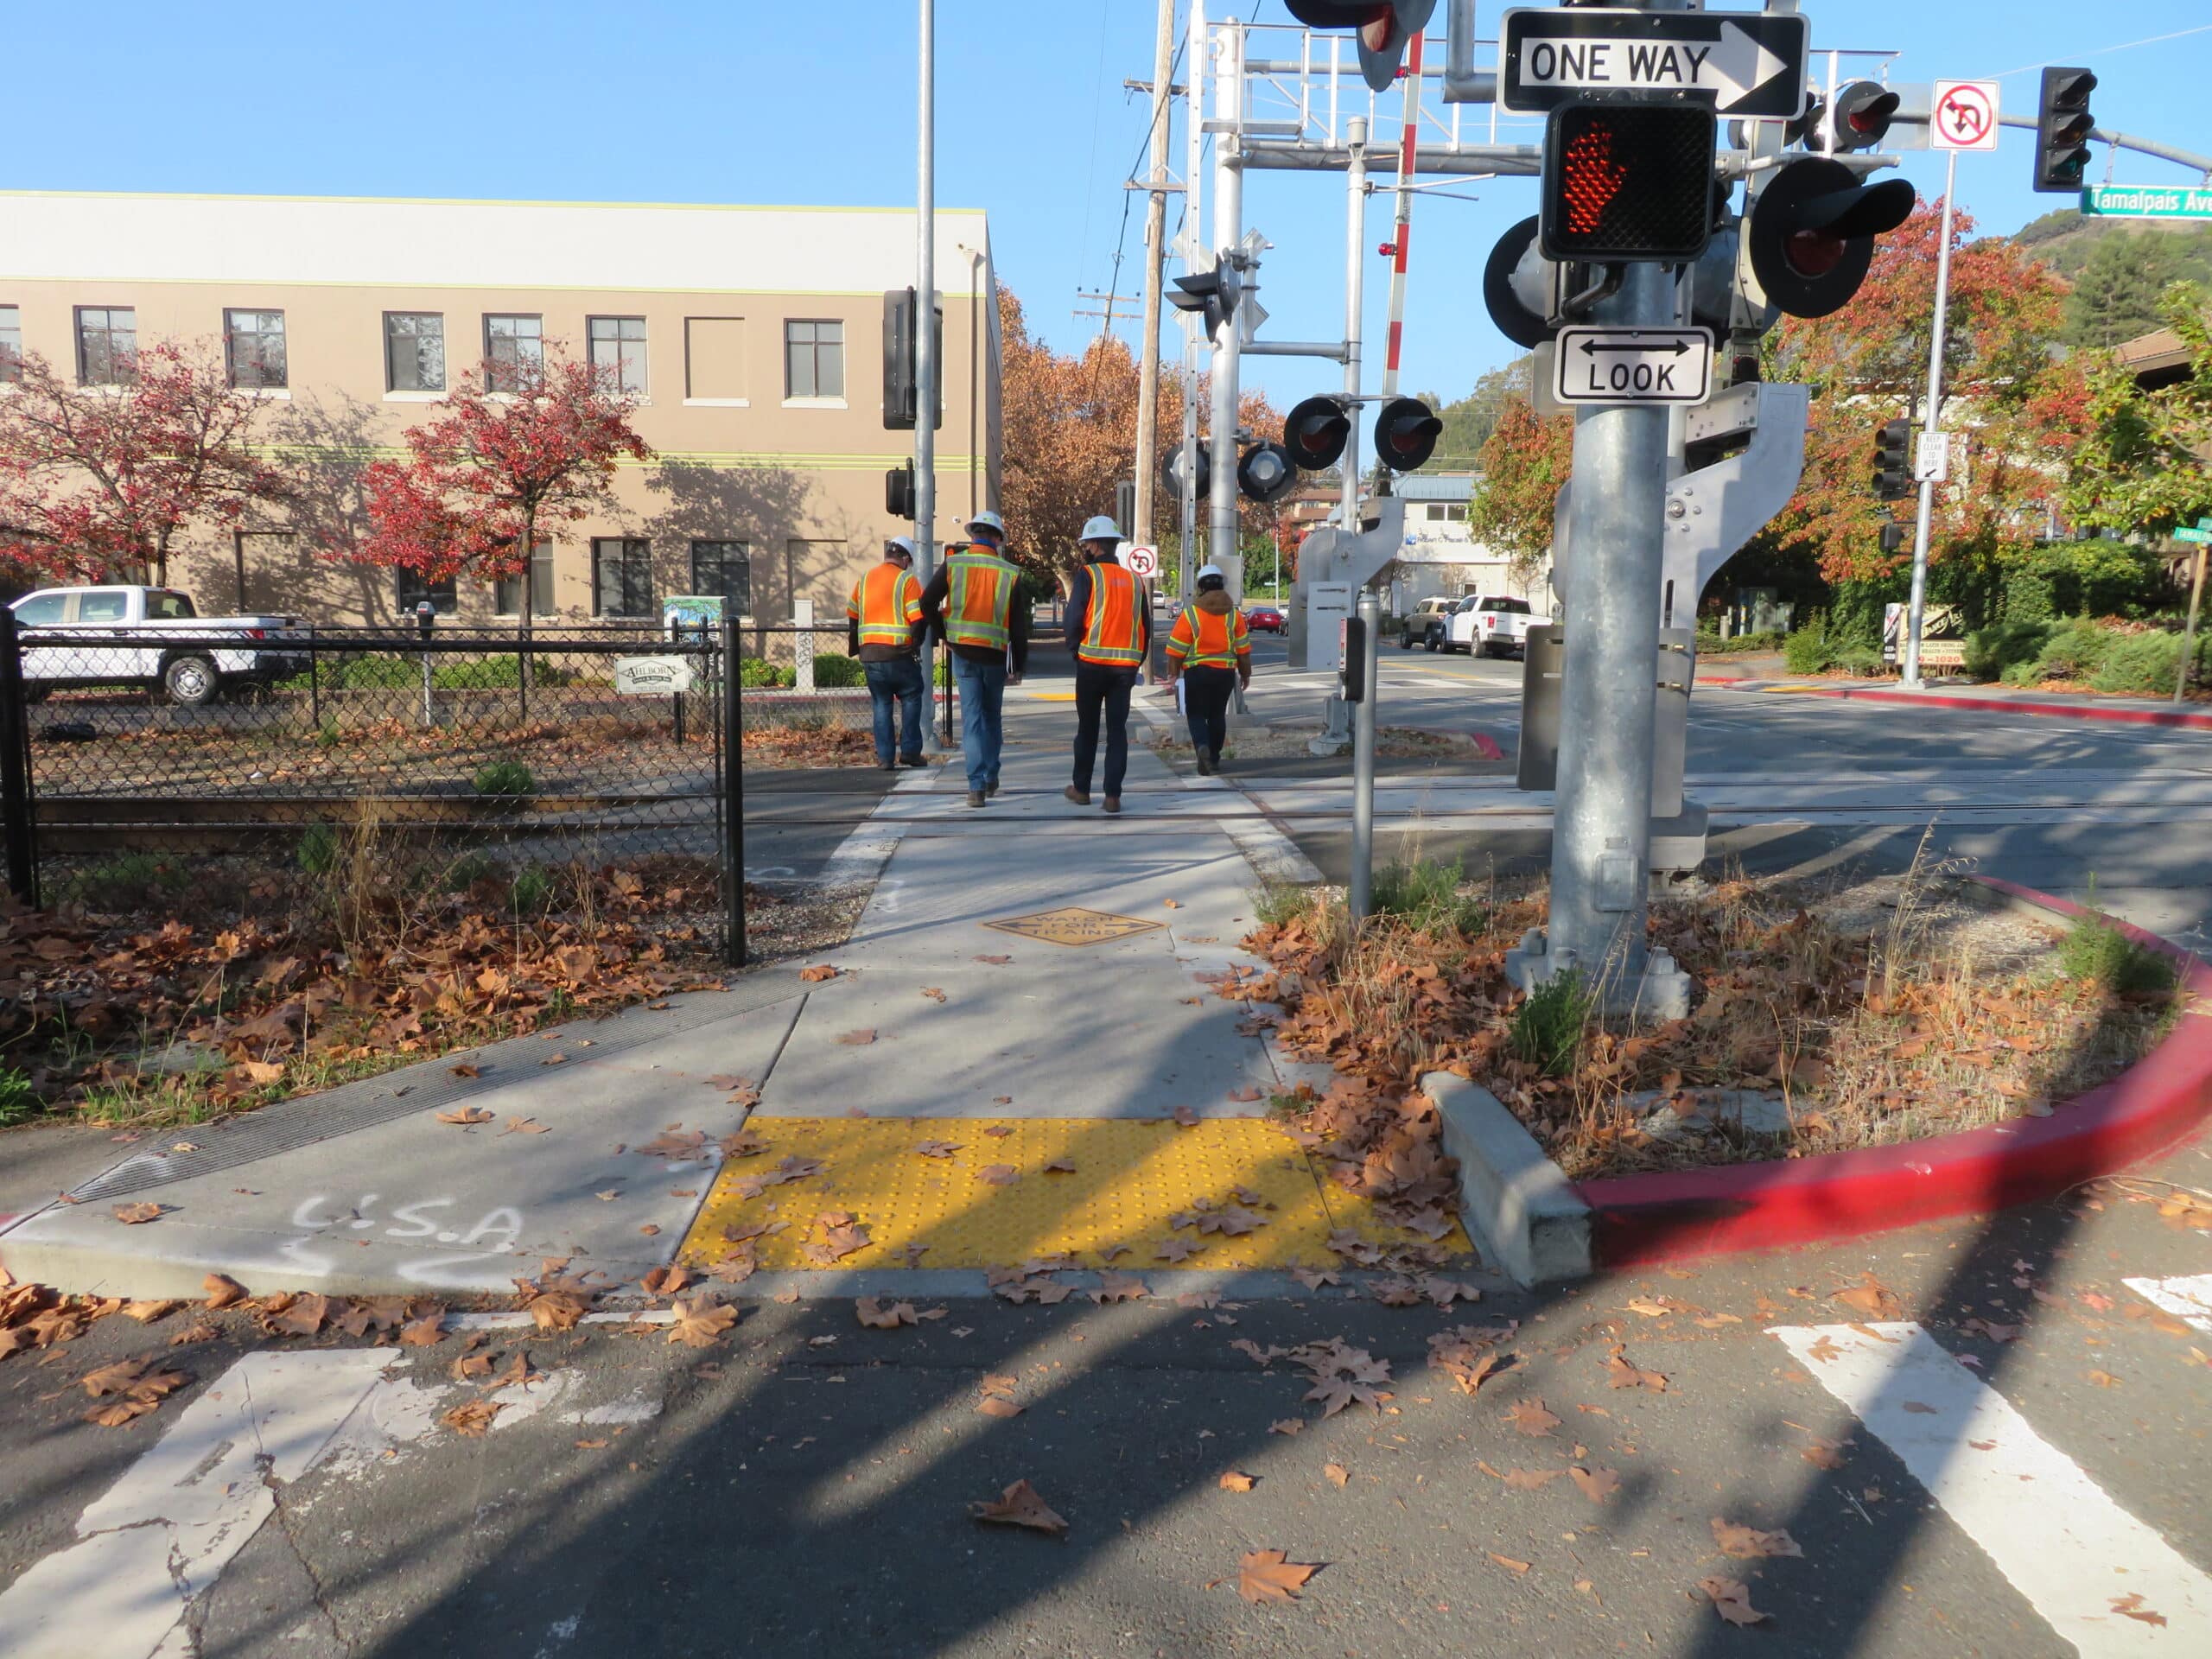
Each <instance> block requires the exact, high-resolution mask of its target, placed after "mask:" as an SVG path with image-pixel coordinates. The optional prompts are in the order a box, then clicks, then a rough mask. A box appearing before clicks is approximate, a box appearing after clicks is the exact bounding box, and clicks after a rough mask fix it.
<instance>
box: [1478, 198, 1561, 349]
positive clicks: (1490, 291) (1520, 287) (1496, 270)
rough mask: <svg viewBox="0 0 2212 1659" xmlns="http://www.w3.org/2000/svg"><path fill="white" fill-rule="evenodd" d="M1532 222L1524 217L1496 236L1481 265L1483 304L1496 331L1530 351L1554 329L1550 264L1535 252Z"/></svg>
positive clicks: (1534, 227) (1547, 338) (1534, 226)
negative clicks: (1548, 317)
mask: <svg viewBox="0 0 2212 1659" xmlns="http://www.w3.org/2000/svg"><path fill="white" fill-rule="evenodd" d="M1535 246H1536V221H1535V219H1522V221H1521V222H1520V223H1519V224H1518V225H1516V226H1514V227H1513V228H1512V229H1511V230H1510V231H1508V232H1506V233H1505V234H1504V235H1503V236H1501V237H1500V238H1498V239H1497V246H1496V247H1494V248H1492V249H1491V251H1490V261H1489V263H1488V264H1485V265H1484V267H1483V304H1484V307H1486V308H1488V310H1489V312H1490V320H1491V321H1492V322H1494V323H1496V324H1497V332H1498V333H1499V334H1503V335H1504V336H1505V337H1506V338H1507V339H1508V340H1511V341H1512V342H1513V343H1514V344H1515V345H1516V346H1528V347H1529V348H1530V349H1531V350H1533V349H1535V347H1536V346H1541V345H1542V344H1543V343H1544V342H1545V341H1546V340H1549V339H1550V338H1551V337H1552V335H1553V334H1554V333H1555V332H1556V330H1554V328H1553V327H1552V325H1551V323H1550V322H1549V321H1548V320H1547V317H1546V313H1547V312H1548V310H1549V309H1550V305H1549V296H1548V293H1547V292H1546V290H1547V289H1548V287H1549V285H1550V283H1549V273H1550V270H1551V268H1550V266H1548V264H1545V263H1544V261H1543V257H1542V256H1541V255H1540V254H1538V253H1536V251H1535Z"/></svg>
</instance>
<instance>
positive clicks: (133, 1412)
mask: <svg viewBox="0 0 2212 1659" xmlns="http://www.w3.org/2000/svg"><path fill="white" fill-rule="evenodd" d="M79 1381H80V1382H82V1383H83V1384H84V1388H85V1392H86V1394H89V1395H92V1398H94V1399H95V1400H105V1401H106V1403H105V1405H99V1406H95V1407H93V1408H92V1409H91V1410H90V1411H88V1412H86V1414H85V1421H86V1422H88V1423H98V1424H99V1426H100V1427H103V1428H120V1427H123V1425H124V1424H125V1423H127V1422H130V1421H131V1420H132V1419H134V1418H137V1417H143V1416H144V1415H145V1414H147V1413H148V1412H149V1411H151V1410H153V1409H154V1408H156V1407H157V1406H159V1405H160V1404H161V1403H162V1401H163V1400H164V1399H166V1398H168V1396H169V1395H172V1394H174V1393H175V1392H176V1391H177V1390H178V1389H181V1388H182V1387H184V1386H185V1384H187V1383H189V1382H191V1381H192V1376H191V1374H190V1373H189V1372H187V1371H165V1370H158V1369H156V1367H155V1365H154V1362H153V1361H151V1360H147V1359H118V1360H117V1361H116V1362H114V1363H112V1364H109V1365H103V1366H101V1367H100V1368H99V1370H93V1371H87V1372H86V1374H85V1375H84V1376H83V1377H81V1378H80V1379H79Z"/></svg>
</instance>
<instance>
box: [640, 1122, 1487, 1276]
mask: <svg viewBox="0 0 2212 1659" xmlns="http://www.w3.org/2000/svg"><path fill="white" fill-rule="evenodd" d="M748 1128H750V1130H751V1131H752V1133H753V1135H756V1136H758V1137H759V1138H760V1139H761V1140H763V1141H766V1143H767V1150H766V1152H763V1153H761V1154H758V1155H756V1156H754V1157H750V1158H742V1159H738V1160H733V1161H731V1162H729V1163H728V1164H725V1165H724V1166H722V1169H721V1172H720V1173H719V1174H718V1175H717V1176H716V1178H715V1184H714V1186H713V1189H712V1190H711V1191H710V1192H709V1193H708V1195H707V1199H706V1202H705V1203H704V1204H703V1205H701V1206H700V1210H699V1214H698V1217H697V1218H696V1220H695V1221H694V1222H693V1223H692V1224H691V1230H690V1233H689V1234H688V1235H687V1236H685V1238H684V1241H683V1252H682V1255H681V1256H680V1257H679V1260H681V1261H683V1262H689V1263H692V1264H694V1265H704V1264H706V1263H709V1262H712V1261H714V1260H715V1257H717V1256H718V1255H721V1253H722V1252H723V1251H724V1250H726V1249H728V1245H727V1244H726V1243H724V1242H723V1230H724V1229H725V1228H727V1227H730V1226H733V1225H737V1226H745V1227H751V1226H755V1225H758V1224H760V1223H762V1222H767V1221H784V1222H788V1223H789V1224H790V1225H789V1227H788V1228H787V1229H786V1230H785V1231H783V1232H781V1233H778V1234H775V1235H772V1236H769V1237H766V1238H763V1239H762V1240H761V1241H760V1264H761V1266H762V1267H763V1268H774V1269H794V1268H796V1269H800V1270H804V1269H807V1268H810V1267H811V1266H812V1265H813V1264H811V1263H810V1262H806V1261H805V1260H804V1257H803V1256H802V1255H801V1254H800V1251H801V1249H802V1247H803V1246H804V1243H806V1240H807V1237H808V1235H809V1232H810V1224H811V1223H812V1222H813V1220H814V1218H815V1217H817V1215H820V1214H822V1213H823V1211H837V1210H847V1211H851V1212H852V1213H853V1214H854V1216H855V1217H857V1219H858V1220H859V1222H860V1224H861V1225H862V1226H864V1227H865V1228H866V1229H867V1230H868V1235H869V1237H870V1240H871V1243H869V1244H868V1247H867V1248H866V1249H861V1250H860V1251H858V1252H856V1253H855V1254H854V1255H848V1256H846V1257H845V1258H843V1259H842V1261H840V1262H838V1263H837V1264H836V1265H837V1267H838V1268H840V1269H846V1268H904V1267H906V1266H909V1265H912V1264H910V1262H909V1261H908V1259H907V1257H906V1255H905V1251H906V1247H907V1246H908V1245H910V1244H923V1245H926V1246H928V1249H926V1250H925V1251H924V1252H923V1253H922V1255H921V1257H920V1260H919V1262H918V1265H919V1266H921V1267H924V1268H987V1267H1007V1266H1012V1265H1014V1264H1015V1263H1018V1262H1023V1261H1026V1260H1027V1259H1028V1258H1029V1257H1031V1256H1036V1255H1053V1254H1055V1253H1058V1252H1060V1251H1067V1252H1069V1253H1071V1254H1072V1255H1075V1256H1077V1258H1078V1259H1079V1260H1078V1265H1083V1266H1098V1265H1101V1264H1102V1262H1101V1253H1102V1252H1103V1251H1105V1250H1107V1249H1110V1248H1111V1247H1113V1246H1114V1245H1116V1244H1120V1245H1126V1246H1127V1247H1128V1254H1127V1255H1122V1256H1121V1257H1119V1258H1118V1259H1117V1260H1116V1262H1115V1263H1114V1265H1116V1267H1119V1268H1123V1269H1124V1270H1135V1271H1140V1272H1141V1271H1144V1270H1147V1269H1152V1268H1162V1267H1165V1266H1167V1265H1168V1264H1166V1263H1163V1262H1156V1261H1155V1260H1154V1249H1155V1248H1156V1245H1157V1243H1158V1241H1160V1240H1162V1239H1166V1238H1169V1237H1175V1238H1181V1239H1187V1240H1191V1241H1192V1242H1194V1243H1198V1244H1199V1245H1200V1247H1201V1248H1200V1249H1198V1251H1197V1252H1196V1253H1195V1254H1194V1255H1192V1256H1191V1257H1189V1258H1188V1260H1186V1261H1185V1262H1181V1263H1179V1264H1176V1265H1179V1266H1181V1267H1185V1268H1207V1269H1223V1268H1278V1269H1280V1268H1292V1267H1314V1268H1324V1267H1331V1266H1335V1265H1337V1264H1338V1259H1337V1257H1336V1256H1334V1255H1332V1254H1331V1253H1330V1251H1329V1250H1328V1249H1327V1248H1326V1245H1325V1241H1326V1239H1327V1238H1328V1236H1329V1234H1330V1233H1331V1232H1332V1230H1335V1229H1337V1228H1339V1227H1349V1228H1351V1229H1353V1230H1356V1231H1357V1232H1358V1233H1359V1234H1361V1235H1362V1236H1364V1237H1367V1238H1371V1239H1374V1240H1376V1241H1378V1242H1382V1243H1402V1242H1408V1241H1410V1240H1411V1238H1412V1235H1410V1234H1408V1233H1406V1232H1404V1231H1402V1230H1401V1229H1398V1228H1395V1227H1391V1226H1386V1225H1384V1224H1382V1223H1380V1222H1378V1221H1377V1220H1376V1217H1375V1215H1374V1212H1373V1209H1372V1207H1371V1206H1370V1205H1368V1204H1367V1203H1366V1202H1365V1201H1364V1200H1362V1199H1359V1198H1352V1197H1351V1196H1350V1195H1348V1194H1346V1193H1344V1192H1342V1191H1341V1190H1339V1189H1337V1188H1335V1187H1329V1188H1327V1189H1326V1190H1325V1189H1324V1186H1323V1184H1322V1182H1321V1181H1320V1180H1319V1179H1318V1178H1317V1175H1316V1173H1315V1171H1314V1169H1313V1165H1312V1164H1311V1162H1310V1161H1309V1160H1307V1158H1306V1154H1304V1153H1303V1152H1301V1151H1300V1150H1299V1148H1298V1147H1296V1146H1295V1145H1294V1144H1293V1143H1292V1142H1291V1141H1289V1140H1288V1139H1287V1137H1285V1136H1284V1135H1282V1134H1281V1132H1280V1131H1278V1130H1276V1129H1274V1128H1270V1127H1268V1125H1267V1124H1266V1123H1264V1122H1260V1121H1258V1120H1255V1119H1251V1118H1222V1119H1217V1118H1209V1119H1205V1120H1203V1121H1201V1122H1198V1124H1196V1125H1195V1126H1193V1127H1192V1128H1182V1127H1180V1126H1179V1125H1177V1124H1174V1123H1171V1122H1160V1121H1158V1120H1146V1121H1138V1120H1131V1119H1097V1118H1084V1119H1067V1118H1052V1119H1036V1118H1000V1119H984V1118H755V1119H754V1120H753V1122H752V1123H751V1124H750V1125H748ZM990 1129H1003V1130H1005V1131H1007V1133H1005V1134H1003V1135H991V1134H988V1133H986V1131H987V1130H990ZM924 1141H951V1142H953V1143H954V1144H955V1145H956V1146H957V1147H959V1150H958V1151H957V1152H956V1153H954V1154H952V1155H951V1156H950V1158H925V1157H923V1156H922V1155H921V1154H919V1153H918V1152H917V1151H915V1148H916V1147H918V1146H919V1145H921V1144H922V1143H923V1142H924ZM792 1154H796V1155H798V1156H800V1157H803V1158H810V1159H816V1160H820V1162H821V1163H822V1165H823V1170H822V1173H820V1174H818V1175H813V1176H810V1177H807V1178H805V1179H801V1180H797V1181H791V1182H787V1183H785V1184H783V1185H776V1186H771V1187H768V1188H766V1190H765V1191H763V1192H761V1193H760V1196H758V1197H757V1198H742V1197H741V1196H740V1195H739V1193H738V1191H737V1187H738V1184H739V1183H740V1182H741V1181H743V1180H744V1179H746V1178H747V1177H748V1176H756V1175H760V1174H762V1173H766V1172H767V1171H769V1170H771V1169H772V1168H773V1167H774V1166H775V1165H776V1164H777V1162H778V1161H779V1160H780V1159H782V1158H785V1157H786V1156H788V1155H792ZM1055 1160H1065V1161H1067V1162H1069V1163H1071V1164H1073V1165H1074V1166H1075V1169H1074V1173H1071V1174H1058V1173H1056V1174H1047V1173H1046V1169H1045V1166H1046V1165H1047V1164H1050V1163H1052V1162H1054V1161H1055ZM994 1164H1006V1165H1010V1166H1013V1167H1014V1169H1015V1170H1017V1171H1018V1172H1020V1179H1019V1180H1017V1181H1015V1182H1014V1184H1012V1185H1004V1186H1001V1185H993V1184H991V1183H990V1182H988V1181H986V1180H984V1179H982V1178H981V1175H980V1173H979V1172H981V1171H982V1170H983V1169H985V1168H986V1167H988V1166H991V1165H994ZM1239 1186H1242V1187H1243V1188H1245V1189H1246V1191H1248V1192H1256V1193H1257V1194H1259V1196H1260V1200H1261V1202H1260V1203H1259V1204H1258V1205H1252V1206H1250V1207H1251V1208H1252V1209H1254V1210H1255V1211H1256V1212H1257V1213H1259V1214H1262V1215H1264V1216H1265V1217H1267V1224H1266V1225H1265V1226H1263V1227H1261V1228H1259V1229H1257V1230H1255V1231H1253V1232H1250V1233H1247V1234H1244V1235H1243V1236H1236V1237H1229V1236H1223V1235H1220V1234H1204V1235H1202V1234H1200V1233H1198V1232H1197V1231H1196V1230H1193V1229H1191V1228H1185V1229H1184V1230H1181V1231H1179V1232H1175V1231H1173V1230H1171V1229H1170V1227H1169V1225H1168V1222H1169V1219H1170V1217H1173V1216H1174V1215H1176V1214H1178V1213H1179V1212H1182V1211H1189V1210H1190V1209H1191V1208H1192V1205H1193V1203H1194V1202H1195V1201H1196V1200H1198V1199H1202V1198H1209V1199H1211V1200H1212V1201H1213V1202H1214V1203H1215V1204H1216V1205H1230V1204H1233V1203H1235V1202H1236V1198H1235V1197H1234V1189H1235V1188H1236V1187H1239ZM1445 1243H1446V1248H1448V1249H1452V1250H1453V1251H1454V1252H1461V1251H1465V1250H1468V1249H1470V1248H1471V1247H1470V1246H1469V1245H1468V1243H1467V1241H1466V1238H1465V1235H1464V1234H1462V1233H1461V1232H1460V1231H1459V1230H1458V1229H1456V1228H1455V1229H1454V1230H1452V1233H1451V1234H1450V1236H1448V1237H1447V1238H1446V1241H1445Z"/></svg>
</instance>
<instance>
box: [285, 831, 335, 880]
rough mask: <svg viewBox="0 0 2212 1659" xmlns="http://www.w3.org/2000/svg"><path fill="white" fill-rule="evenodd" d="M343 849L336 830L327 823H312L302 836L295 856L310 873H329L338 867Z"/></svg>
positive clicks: (301, 866)
mask: <svg viewBox="0 0 2212 1659" xmlns="http://www.w3.org/2000/svg"><path fill="white" fill-rule="evenodd" d="M342 851H343V849H341V848H340V845H339V842H338V832H337V831H336V830H335V829H332V828H331V827H330V826H329V825H328V824H327V823H311V824H309V825H308V827H307V832H306V833H305V834H304V835H302V836H301V837H300V845H299V849H298V851H297V852H296V854H295V855H294V856H295V857H296V858H297V859H298V860H299V863H300V868H302V869H303V870H305V871H306V872H307V873H308V874H309V875H328V874H330V873H331V872H332V871H333V870H334V869H336V868H338V861H339V858H340V855H341V853H342Z"/></svg>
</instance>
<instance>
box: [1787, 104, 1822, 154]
mask: <svg viewBox="0 0 2212 1659" xmlns="http://www.w3.org/2000/svg"><path fill="white" fill-rule="evenodd" d="M1827 112H1828V106H1827V100H1826V99H1823V98H1822V97H1821V95H1820V94H1819V93H1818V92H1815V93H1813V94H1812V95H1811V96H1809V97H1808V98H1807V99H1806V100H1805V107H1804V110H1803V111H1802V112H1801V113H1799V114H1796V115H1793V116H1791V117H1790V118H1789V120H1787V121H1785V122H1784V123H1783V126H1782V143H1783V148H1784V149H1788V148H1789V147H1790V146H1791V145H1794V144H1803V143H1808V141H1809V140H1811V139H1812V138H1814V137H1816V136H1817V135H1818V134H1819V132H1820V130H1821V119H1822V118H1824V117H1825V116H1826V115H1827Z"/></svg>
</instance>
